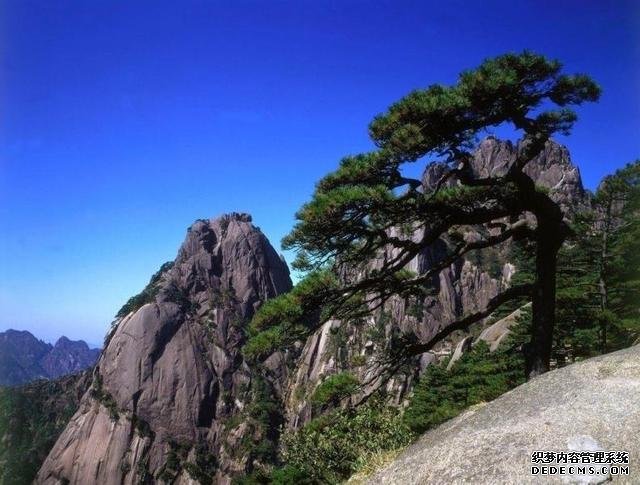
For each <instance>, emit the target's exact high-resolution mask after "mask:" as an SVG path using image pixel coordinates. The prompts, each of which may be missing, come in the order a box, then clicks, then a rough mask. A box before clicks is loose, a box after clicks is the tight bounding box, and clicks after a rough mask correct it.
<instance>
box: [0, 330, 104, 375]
mask: <svg viewBox="0 0 640 485" xmlns="http://www.w3.org/2000/svg"><path fill="white" fill-rule="evenodd" d="M99 354H100V349H97V348H94V349H92V348H89V345H88V344H87V343H86V342H85V341H84V340H71V339H69V338H67V337H65V336H61V337H59V338H58V340H57V341H56V342H55V344H53V345H51V344H49V343H46V342H44V341H42V340H39V339H38V338H36V337H35V336H34V335H33V334H32V333H31V332H29V331H27V330H14V329H8V330H6V331H4V332H0V385H3V386H15V385H20V384H25V383H28V382H30V381H33V380H35V379H57V378H58V377H62V376H64V375H68V374H73V373H75V372H79V371H82V370H84V369H86V368H88V367H91V366H92V365H93V364H94V363H95V361H96V360H97V358H98V355H99Z"/></svg>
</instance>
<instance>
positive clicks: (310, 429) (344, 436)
mask: <svg viewBox="0 0 640 485" xmlns="http://www.w3.org/2000/svg"><path fill="white" fill-rule="evenodd" d="M412 437H413V435H412V434H411V432H410V431H409V429H408V428H407V427H406V426H405V425H404V424H403V423H402V421H401V419H400V415H399V414H398V411H397V410H396V409H393V408H386V407H384V406H383V405H381V404H380V403H377V402H372V403H369V404H366V405H363V406H361V407H360V408H358V409H341V410H335V411H333V412H331V413H329V414H325V415H323V416H320V417H318V418H316V419H314V420H313V421H311V422H310V423H309V424H307V425H306V426H305V427H304V428H302V429H301V430H299V431H297V432H295V433H287V434H285V436H284V437H283V442H284V446H285V448H284V452H283V455H282V457H281V458H282V461H283V463H285V464H286V465H285V466H283V467H281V468H278V469H276V470H274V471H273V472H272V473H271V474H270V475H269V476H268V477H266V478H264V479H265V481H263V482H253V483H279V484H289V485H293V484H297V483H300V484H321V483H323V484H326V483H340V482H342V481H344V480H346V479H347V478H348V477H349V476H350V475H351V474H352V473H354V472H355V471H357V470H358V469H359V468H360V467H362V466H363V465H364V464H365V463H366V461H367V459H368V458H370V457H371V456H372V455H374V454H376V453H380V452H384V451H390V450H395V449H398V448H400V447H403V446H405V445H407V444H408V443H409V442H410V440H411V439H412ZM249 483H251V482H249Z"/></svg>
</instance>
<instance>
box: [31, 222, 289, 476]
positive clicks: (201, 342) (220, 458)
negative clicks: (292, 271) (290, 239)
mask: <svg viewBox="0 0 640 485" xmlns="http://www.w3.org/2000/svg"><path fill="white" fill-rule="evenodd" d="M164 268H165V271H164V273H162V274H160V275H158V277H157V278H156V279H155V281H152V283H153V285H154V287H153V291H151V290H148V289H147V290H145V295H147V296H148V295H153V298H150V299H151V302H149V303H146V304H144V305H143V306H142V307H141V308H138V309H135V311H132V312H130V313H129V314H128V315H126V316H125V317H123V318H122V319H120V320H119V321H117V322H116V325H115V327H114V329H113V330H112V332H111V334H110V335H109V336H108V339H107V342H108V343H107V345H106V347H105V349H104V351H103V353H102V355H101V357H100V360H99V361H98V363H97V366H96V370H95V373H94V376H93V385H92V387H91V389H90V390H89V391H88V392H87V394H86V395H85V396H84V397H83V399H82V402H81V405H80V409H79V410H78V412H77V413H76V414H75V415H74V416H73V418H72V419H71V421H70V422H69V425H68V426H67V428H66V429H65V431H64V432H63V433H62V435H61V436H60V438H59V439H58V441H57V443H56V445H55V446H54V448H53V449H52V451H51V453H50V454H49V456H48V458H47V460H46V461H45V462H44V464H43V466H42V468H41V469H40V472H39V474H38V476H37V479H36V483H62V482H64V481H70V482H71V483H78V484H80V483H100V484H104V485H108V484H129V483H131V484H133V483H151V482H153V483H193V480H194V479H196V478H198V477H201V478H202V477H203V476H206V477H209V478H208V479H209V480H211V478H212V477H215V481H216V483H227V482H229V481H230V477H231V476H233V475H234V474H237V473H242V472H244V471H245V470H246V468H247V466H248V465H250V463H248V460H250V458H251V457H250V456H249V455H250V453H248V452H246V450H244V449H243V448H242V445H243V444H244V443H246V442H247V441H256V440H260V439H263V438H264V436H261V434H260V433H263V431H261V430H260V429H257V428H256V427H251V426H248V425H247V423H246V422H243V421H246V419H239V418H241V417H242V413H243V410H244V409H245V408H246V407H247V406H248V405H250V404H251V400H252V398H255V393H253V392H252V386H253V385H254V384H255V381H256V380H258V379H259V376H257V375H256V374H255V373H254V372H252V370H251V369H250V368H249V366H248V365H247V363H246V362H245V361H244V359H243V358H242V355H241V352H240V350H241V346H242V344H243V343H244V341H245V339H246V335H245V334H246V323H247V322H248V321H249V319H250V318H251V317H252V315H253V314H254V312H255V310H256V309H257V308H258V307H259V305H260V304H261V303H263V302H264V301H265V300H266V299H268V298H272V297H274V296H276V295H278V294H280V293H282V292H286V291H288V290H289V289H290V288H291V280H290V278H289V271H288V268H287V266H286V264H285V263H284V262H283V260H282V259H281V258H280V257H279V256H278V254H277V253H276V252H275V251H274V249H273V248H272V246H271V245H270V244H269V242H268V241H267V239H266V238H265V236H264V235H263V234H262V233H261V232H260V231H259V229H258V228H256V227H255V226H253V225H252V223H251V218H250V216H248V215H246V214H231V215H227V216H223V217H220V218H218V219H213V220H199V221H197V222H196V223H195V224H193V225H192V226H191V227H190V228H189V230H188V232H187V237H186V239H185V241H184V243H183V244H182V246H181V248H180V250H179V252H178V256H177V258H176V260H175V262H174V264H173V265H166V266H164ZM145 298H147V297H146V296H145ZM135 301H140V302H143V301H144V300H141V299H138V300H135ZM214 460H215V462H214ZM203 480H204V482H206V479H203Z"/></svg>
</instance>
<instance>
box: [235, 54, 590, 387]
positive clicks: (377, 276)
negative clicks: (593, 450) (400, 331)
mask: <svg viewBox="0 0 640 485" xmlns="http://www.w3.org/2000/svg"><path fill="white" fill-rule="evenodd" d="M599 95H600V89H599V87H598V86H597V85H596V84H595V83H594V82H593V81H592V80H591V79H589V78H588V77H587V76H584V75H567V74H564V73H562V65H561V64H560V63H559V62H558V61H556V60H550V59H547V58H545V57H544V56H541V55H538V54H535V53H532V52H527V51H525V52H522V53H519V54H505V55H501V56H498V57H495V58H492V59H487V60H485V61H484V62H483V63H482V64H481V65H480V66H478V67H477V68H475V69H473V70H468V71H464V72H462V73H461V74H460V76H459V77H458V79H457V82H456V83H455V84H453V85H450V86H444V85H432V86H429V87H427V88H426V89H421V90H416V91H413V92H411V93H409V94H408V95H407V96H405V97H404V98H402V99H401V100H399V101H398V102H396V103H394V104H393V105H391V106H390V108H389V109H388V110H387V111H386V112H385V113H384V114H381V115H379V116H377V117H376V118H375V119H374V120H373V121H372V122H371V124H370V126H369V133H370V136H371V138H372V139H373V141H374V143H375V144H376V150H375V151H372V152H370V153H364V154H359V155H355V156H350V157H346V158H344V159H343V160H342V161H341V162H340V166H339V167H338V169H337V170H336V171H334V172H333V173H330V174H328V175H327V176H325V177H324V178H323V179H322V180H320V181H319V182H318V184H317V185H316V190H315V192H314V194H313V197H312V199H311V200H310V201H309V202H308V203H306V204H305V205H304V206H303V207H302V208H301V209H300V210H299V211H298V213H297V214H296V219H297V222H296V224H295V226H294V228H293V230H292V231H291V232H290V234H289V235H288V236H286V237H285V238H284V240H283V247H284V248H285V249H292V250H295V251H296V252H297V257H296V261H295V263H294V266H295V267H296V268H297V269H299V270H302V271H307V272H308V274H309V275H310V276H309V279H308V280H307V279H304V280H303V282H302V283H300V285H299V286H300V287H301V289H297V287H296V288H294V290H293V292H292V293H293V294H294V295H292V296H290V295H291V294H290V295H285V296H283V297H280V299H278V300H279V301H278V302H274V303H273V304H272V305H270V306H267V305H265V306H264V307H263V308H264V309H265V310H264V313H261V312H258V314H257V315H256V317H255V318H254V322H253V323H252V328H253V333H252V338H251V339H250V341H249V344H248V346H247V348H246V349H245V350H246V352H245V354H246V355H247V356H248V357H250V358H254V359H258V360H259V359H263V358H265V357H266V356H268V355H269V353H270V352H272V351H274V350H276V349H281V348H284V347H287V346H289V345H290V344H292V343H293V342H295V341H296V340H300V339H302V338H303V337H304V336H306V335H307V334H308V333H310V332H312V331H314V330H315V329H316V328H318V325H319V324H321V323H323V322H324V321H326V319H327V318H329V317H331V318H336V319H341V320H343V321H350V320H351V319H358V318H360V317H362V316H363V315H365V314H368V313H371V311H372V310H373V309H377V308H381V307H383V306H384V303H385V301H386V300H388V298H390V297H391V296H394V295H398V296H400V297H402V298H408V297H419V296H424V294H425V292H429V291H430V290H431V289H430V288H429V286H430V284H431V283H432V282H433V280H434V278H436V277H437V274H438V273H439V272H440V271H442V270H443V269H444V268H446V267H449V266H451V265H452V264H455V263H458V262H460V261H461V260H462V258H464V257H466V256H467V254H468V253H471V252H472V251H475V250H486V249H487V248H492V247H495V246H496V245H498V244H501V243H503V242H504V241H506V240H509V239H512V238H516V237H517V238H520V239H521V238H527V239H531V240H535V241H536V242H537V243H538V247H540V248H543V249H541V250H540V251H538V252H537V253H536V264H537V271H536V280H535V283H536V285H537V286H538V289H539V291H537V292H532V286H531V285H526V286H522V287H512V288H509V289H508V290H505V292H503V294H501V295H498V296H497V297H496V298H494V299H492V301H491V302H489V308H486V309H481V310H480V311H478V312H476V314H472V315H466V316H465V317H463V318H461V319H460V321H459V322H455V323H457V325H450V326H448V327H447V328H446V329H443V331H442V332H438V334H437V335H435V336H434V337H433V339H432V340H433V341H430V342H425V343H421V344H420V345H411V344H408V345H407V348H406V349H405V350H404V351H403V349H397V352H396V353H397V355H395V356H394V358H396V359H398V360H399V359H407V358H409V357H412V356H414V355H418V354H420V353H422V352H424V351H426V350H429V349H430V348H432V347H433V345H435V344H436V343H437V342H438V341H441V340H442V339H444V338H446V337H447V336H448V335H449V333H450V332H453V331H455V329H463V328H468V326H469V325H471V324H472V323H475V322H477V321H479V320H480V319H482V318H484V317H486V316H487V315H488V314H490V313H491V312H492V311H494V310H495V309H497V308H498V307H499V306H500V305H502V304H504V303H505V302H506V301H508V300H509V299H512V298H516V297H520V296H523V295H532V294H533V296H534V304H533V312H534V316H533V321H534V322H535V325H533V326H532V328H534V329H535V330H534V331H532V341H531V345H530V346H529V347H528V349H529V350H530V351H529V352H527V356H528V372H530V373H534V374H536V373H540V372H544V371H545V370H547V368H548V364H549V355H548V350H549V348H550V339H549V338H548V335H550V334H551V332H549V331H548V330H549V329H550V328H552V327H553V323H554V321H553V320H554V316H553V312H552V311H545V308H549V306H548V305H547V307H545V306H544V305H542V304H541V301H542V300H544V299H545V298H546V299H552V300H554V299H555V294H554V289H553V284H552V282H553V278H554V273H555V268H554V265H553V263H554V261H555V252H556V251H557V249H558V248H559V246H560V245H561V243H562V241H563V239H564V237H565V234H566V225H565V224H564V222H563V217H562V213H561V211H560V208H559V207H558V205H557V204H556V203H555V202H554V201H553V200H551V199H550V197H549V195H548V194H547V193H545V191H541V190H538V189H537V188H536V187H535V184H534V183H533V181H532V180H531V178H530V177H529V176H528V175H526V173H524V168H525V166H526V165H527V163H529V162H530V161H531V160H532V159H534V158H535V157H536V156H537V155H538V154H540V153H541V152H542V150H543V149H544V147H545V144H546V142H547V141H548V140H549V138H550V137H551V136H552V135H553V134H554V133H558V132H559V133H564V134H566V133H568V132H569V130H570V129H571V127H572V125H573V123H574V122H575V120H576V115H575V113H574V112H573V111H572V110H571V109H570V106H571V105H580V104H582V103H583V102H587V101H595V100H597V99H598V97H599ZM496 126H500V127H502V126H509V127H510V128H513V129H515V130H516V131H518V132H520V133H521V134H522V136H523V143H522V144H521V145H520V147H521V150H519V153H518V156H517V160H515V161H514V163H513V164H512V165H511V166H510V167H509V170H508V171H507V173H506V174H504V175H499V176H498V175H497V176H487V177H480V176H478V175H477V174H474V173H473V170H472V168H471V165H470V163H471V162H470V161H471V159H472V157H473V150H474V147H475V146H477V142H478V139H477V138H478V136H479V135H480V134H481V133H482V132H483V131H485V130H486V129H488V128H490V127H496ZM422 159H426V160H434V159H438V160H439V161H440V162H441V167H442V168H443V172H442V173H443V175H447V176H450V177H453V178H454V179H457V181H458V182H459V183H457V184H453V185H451V184H447V183H445V182H446V179H441V181H440V182H441V183H438V184H437V186H436V187H434V188H432V189H429V190H425V188H424V186H423V184H422V181H421V180H418V179H412V178H409V177H406V176H405V175H404V172H403V166H404V165H405V164H406V163H412V162H416V161H418V160H422ZM451 180H452V179H451V178H450V179H449V181H451ZM527 212H528V213H532V214H533V215H534V216H535V218H536V220H537V222H538V224H537V226H536V227H535V228H531V227H525V225H524V224H519V225H516V226H515V227H513V226H512V227H510V228H508V229H504V231H503V234H500V235H499V236H495V237H494V235H490V234H484V238H483V239H482V240H479V241H475V242H473V243H471V242H470V243H469V244H466V243H465V242H464V241H458V242H457V243H455V244H447V245H446V248H445V249H446V250H445V251H443V252H442V254H438V255H437V257H436V258H435V260H434V261H432V262H431V265H430V266H431V270H430V272H429V273H428V274H424V275H415V274H411V273H410V272H408V271H407V270H406V267H407V263H408V262H409V261H411V260H412V259H413V258H415V257H417V256H418V255H419V254H421V252H422V251H424V250H425V249H427V248H430V247H432V246H433V244H434V243H436V242H437V241H442V240H443V239H446V237H447V235H448V234H450V233H451V232H455V231H456V230H458V229H460V228H463V227H469V226H472V227H473V228H475V229H479V228H483V227H486V226H485V224H491V223H493V225H494V226H495V227H500V226H501V225H502V227H506V226H505V224H504V221H505V220H507V219H508V220H510V221H516V220H517V219H518V218H521V217H522V215H523V214H524V213H527ZM521 222H523V221H521ZM391 228H395V229H398V230H397V231H392V230H391ZM408 229H411V230H408ZM416 230H421V234H423V236H422V237H421V238H420V239H419V240H413V239H412V238H411V236H410V233H414V232H415V231H416ZM390 250H393V253H392V254H393V256H392V257H388V258H383V261H380V259H378V261H380V262H381V263H382V264H378V265H371V264H370V262H371V261H372V260H374V259H376V258H380V256H381V254H382V253H385V252H386V253H387V254H391V251H390ZM469 257H470V258H472V259H473V258H475V259H477V260H478V261H480V260H483V259H484V260H486V261H489V263H490V264H489V266H490V269H492V270H493V271H494V273H495V272H497V270H498V269H499V268H498V263H499V261H500V258H499V254H497V253H495V252H494V253H489V254H487V255H486V257H485V256H484V255H480V254H478V253H475V254H469ZM327 272H329V273H333V274H338V275H340V277H339V279H338V278H334V279H333V280H331V281H330V282H329V284H326V283H327V281H326V280H324V279H322V278H320V280H319V281H320V282H321V283H324V284H321V285H316V286H315V287H314V290H315V291H310V292H309V291H303V290H302V288H303V287H307V288H308V287H311V286H313V285H312V284H310V282H313V281H315V282H317V281H318V278H317V277H316V275H317V274H326V273H327ZM550 308H553V306H551V307H550ZM410 314H412V315H414V316H416V318H419V314H420V312H419V308H415V309H414V308H411V311H410ZM276 329H277V330H276ZM260 332H263V334H262V335H261V336H260V337H258V335H259V333H260Z"/></svg>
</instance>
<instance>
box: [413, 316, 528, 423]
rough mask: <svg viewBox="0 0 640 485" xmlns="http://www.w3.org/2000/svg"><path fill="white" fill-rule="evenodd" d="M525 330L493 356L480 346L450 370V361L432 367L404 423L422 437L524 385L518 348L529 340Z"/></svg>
mask: <svg viewBox="0 0 640 485" xmlns="http://www.w3.org/2000/svg"><path fill="white" fill-rule="evenodd" d="M523 330H525V331H526V329H523V328H522V326H521V328H520V329H515V330H514V334H512V335H511V336H510V337H509V339H508V342H506V344H503V345H502V346H501V348H500V349H499V350H497V351H496V352H494V353H489V348H488V346H487V344H486V343H484V342H482V341H480V342H478V343H476V344H475V345H474V347H473V349H472V350H471V351H469V352H467V353H465V354H463V356H462V357H461V358H460V360H459V361H458V362H456V363H455V364H454V365H453V367H452V368H451V369H450V370H447V369H446V362H445V363H443V364H435V365H431V366H429V367H428V368H427V370H426V371H425V373H424V375H423V376H422V377H421V379H420V382H419V383H418V384H417V385H416V387H415V390H414V394H413V397H412V398H411V402H410V404H409V406H408V408H407V409H406V411H405V413H404V416H403V421H404V423H405V424H406V425H407V426H408V427H409V428H410V429H411V430H412V431H413V432H414V433H416V434H420V433H423V432H425V431H426V430H428V429H430V428H433V427H434V426H437V425H438V424H441V423H443V422H444V421H446V420H448V419H451V418H453V417H455V416H457V415H458V414H460V413H461V412H462V411H464V410H465V409H466V408H468V407H469V406H472V405H474V404H477V403H480V402H485V401H491V400H493V399H495V398H496V397H498V396H500V395H501V394H503V393H505V392H506V391H508V390H510V389H512V388H514V387H516V386H518V385H519V384H522V383H523V382H524V380H525V376H524V372H523V358H522V354H521V352H520V351H519V350H518V347H519V345H520V344H522V343H523V342H524V340H525V338H524V332H523Z"/></svg>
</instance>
